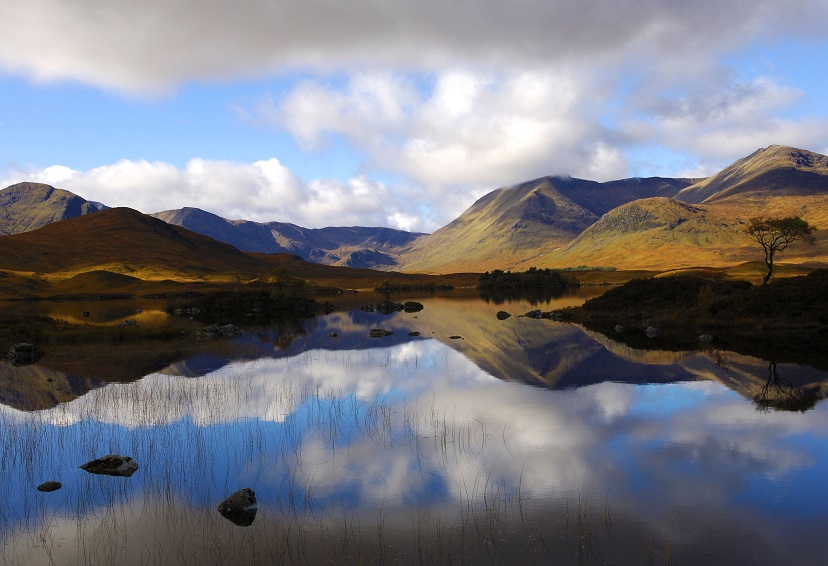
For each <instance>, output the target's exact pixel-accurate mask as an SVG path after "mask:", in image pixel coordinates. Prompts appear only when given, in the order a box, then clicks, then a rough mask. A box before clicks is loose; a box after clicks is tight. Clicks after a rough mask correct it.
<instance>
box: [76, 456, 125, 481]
mask: <svg viewBox="0 0 828 566" xmlns="http://www.w3.org/2000/svg"><path fill="white" fill-rule="evenodd" d="M80 468H81V469H82V470H86V471H87V472H89V473H90V474H101V475H106V476H120V477H124V478H128V477H130V476H131V475H132V474H134V473H135V472H136V470H138V462H136V461H135V460H133V459H132V458H130V457H129V456H119V455H118V454H110V455H108V456H103V457H102V458H98V459H97V460H91V461H89V462H87V463H85V464H84V465H82V466H80Z"/></svg>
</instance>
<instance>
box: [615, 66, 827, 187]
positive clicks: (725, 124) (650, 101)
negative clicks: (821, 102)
mask: <svg viewBox="0 0 828 566" xmlns="http://www.w3.org/2000/svg"><path fill="white" fill-rule="evenodd" d="M720 75H723V76H720V77H718V78H719V79H721V81H722V82H720V83H715V84H713V83H705V82H703V83H701V84H699V85H691V86H688V87H685V89H684V90H683V91H682V92H678V93H677V92H674V91H673V92H666V93H665V92H659V91H658V90H656V91H655V93H639V96H638V97H637V98H633V99H632V100H631V105H630V109H629V110H628V113H629V114H632V113H637V115H635V116H632V117H629V118H628V119H627V120H625V121H624V122H623V123H622V125H621V127H620V130H621V131H622V132H623V133H624V135H625V136H626V137H627V138H628V139H630V140H632V141H634V142H641V143H647V144H656V145H660V146H662V147H666V148H670V149H672V150H674V151H678V152H681V153H684V154H691V155H694V156H696V158H697V159H698V160H699V163H698V165H697V166H696V167H697V168H698V169H701V170H706V172H707V173H711V172H715V171H716V170H717V169H719V168H721V167H722V166H723V165H727V164H729V163H730V162H732V161H735V160H736V159H739V158H741V157H744V156H746V155H749V154H750V153H752V152H754V151H755V150H756V149H759V148H760V147H766V146H768V145H772V144H783V145H792V146H795V147H803V148H805V149H811V148H815V147H819V146H820V145H821V144H823V143H824V140H825V131H826V126H828V119H826V118H825V117H812V118H810V119H808V120H797V119H791V118H785V114H786V112H788V111H790V110H792V109H794V108H796V105H797V104H799V103H801V102H802V100H803V98H804V93H803V92H802V91H800V90H798V89H795V88H792V87H788V86H785V85H782V84H779V83H778V82H776V81H775V80H773V79H772V78H770V77H765V76H758V77H755V78H753V79H751V80H748V81H740V80H737V79H736V78H734V77H728V76H726V74H725V73H720ZM676 174H678V172H677V173H676Z"/></svg>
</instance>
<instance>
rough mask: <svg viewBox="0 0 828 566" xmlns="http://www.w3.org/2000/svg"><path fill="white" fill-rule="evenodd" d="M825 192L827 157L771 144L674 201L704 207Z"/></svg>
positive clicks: (827, 189) (693, 187)
mask: <svg viewBox="0 0 828 566" xmlns="http://www.w3.org/2000/svg"><path fill="white" fill-rule="evenodd" d="M826 193H828V157H826V156H824V155H821V154H819V153H814V152H811V151H806V150H804V149H797V148H794V147H786V146H781V145H772V146H770V147H766V148H764V149H760V150H757V151H755V152H754V153H752V154H751V155H749V156H747V157H744V158H742V159H740V160H738V161H736V162H735V163H733V164H732V165H729V166H728V167H725V168H724V169H723V170H722V171H720V172H719V173H717V174H715V175H713V176H712V177H709V178H707V179H705V180H703V181H700V182H698V183H696V184H694V185H692V186H690V187H687V188H686V189H684V190H682V191H679V192H678V194H676V198H677V199H679V200H683V201H684V202H689V203H691V204H700V203H705V204H708V203H717V202H723V201H728V200H730V201H733V200H736V199H740V200H744V199H747V198H752V199H757V198H758V199H760V200H765V199H767V198H772V197H780V196H813V195H816V194H826Z"/></svg>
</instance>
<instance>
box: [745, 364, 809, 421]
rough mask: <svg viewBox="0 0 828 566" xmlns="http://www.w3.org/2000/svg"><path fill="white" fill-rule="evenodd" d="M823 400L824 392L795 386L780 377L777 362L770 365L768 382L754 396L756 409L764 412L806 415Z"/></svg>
mask: <svg viewBox="0 0 828 566" xmlns="http://www.w3.org/2000/svg"><path fill="white" fill-rule="evenodd" d="M820 399H822V392H821V391H820V390H819V388H817V387H802V386H799V385H794V384H793V383H791V382H790V381H789V380H787V379H785V378H784V377H779V373H778V372H777V369H776V362H770V363H769V364H768V381H767V383H765V385H763V386H762V388H761V389H759V391H758V392H757V393H756V395H754V396H753V402H754V403H755V404H756V407H757V408H758V409H759V410H760V411H763V412H770V411H771V409H773V410H775V411H792V412H800V413H804V412H805V411H809V410H811V409H813V408H814V406H816V404H817V402H818V401H819V400H820Z"/></svg>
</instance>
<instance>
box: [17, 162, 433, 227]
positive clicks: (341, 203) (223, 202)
mask: <svg viewBox="0 0 828 566" xmlns="http://www.w3.org/2000/svg"><path fill="white" fill-rule="evenodd" d="M24 180H25V181H35V182H43V183H48V184H51V185H53V186H56V187H58V188H62V189H66V190H69V191H72V192H73V193H76V194H78V195H80V196H82V197H83V198H85V199H87V200H93V201H98V202H102V203H104V204H106V205H107V206H113V207H114V206H128V207H130V208H135V209H137V210H140V211H142V212H145V213H152V212H160V211H161V210H169V209H176V208H183V207H185V206H191V207H196V208H201V209H204V210H207V211H209V212H213V213H215V214H218V215H220V216H223V217H225V218H229V219H246V220H255V221H260V222H268V221H280V222H291V223H295V224H299V225H302V226H306V227H311V228H316V227H323V226H348V225H372V226H392V227H409V228H420V227H421V225H422V224H423V221H428V219H427V218H425V219H420V218H417V219H416V220H412V218H410V217H408V216H406V214H405V213H404V211H403V209H402V208H400V207H401V206H403V205H402V204H400V201H399V199H398V200H394V199H392V198H391V195H390V193H389V191H388V189H387V187H386V186H385V185H384V184H382V183H380V182H377V181H373V180H371V179H368V178H367V177H364V176H357V177H354V178H352V179H349V180H347V181H339V180H335V179H317V180H312V181H310V182H307V183H305V182H303V181H302V180H300V179H299V178H298V177H297V176H296V175H294V174H293V173H292V172H291V171H290V170H288V169H287V168H286V167H285V166H284V165H282V164H281V163H280V162H279V161H278V160H277V159H275V158H271V159H267V160H263V161H256V162H254V163H238V162H231V161H212V160H206V159H192V160H190V161H189V162H188V163H187V164H186V166H185V167H184V168H178V167H176V166H174V165H171V164H169V163H163V162H149V161H130V160H123V161H119V162H117V163H114V164H111V165H105V166H101V167H96V168H94V169H90V170H88V171H77V170H73V169H71V168H68V167H65V166H52V167H47V168H45V169H40V170H39V169H27V170H16V171H7V172H6V173H5V175H3V181H2V183H3V186H7V185H10V184H12V183H16V182H20V181H24Z"/></svg>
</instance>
